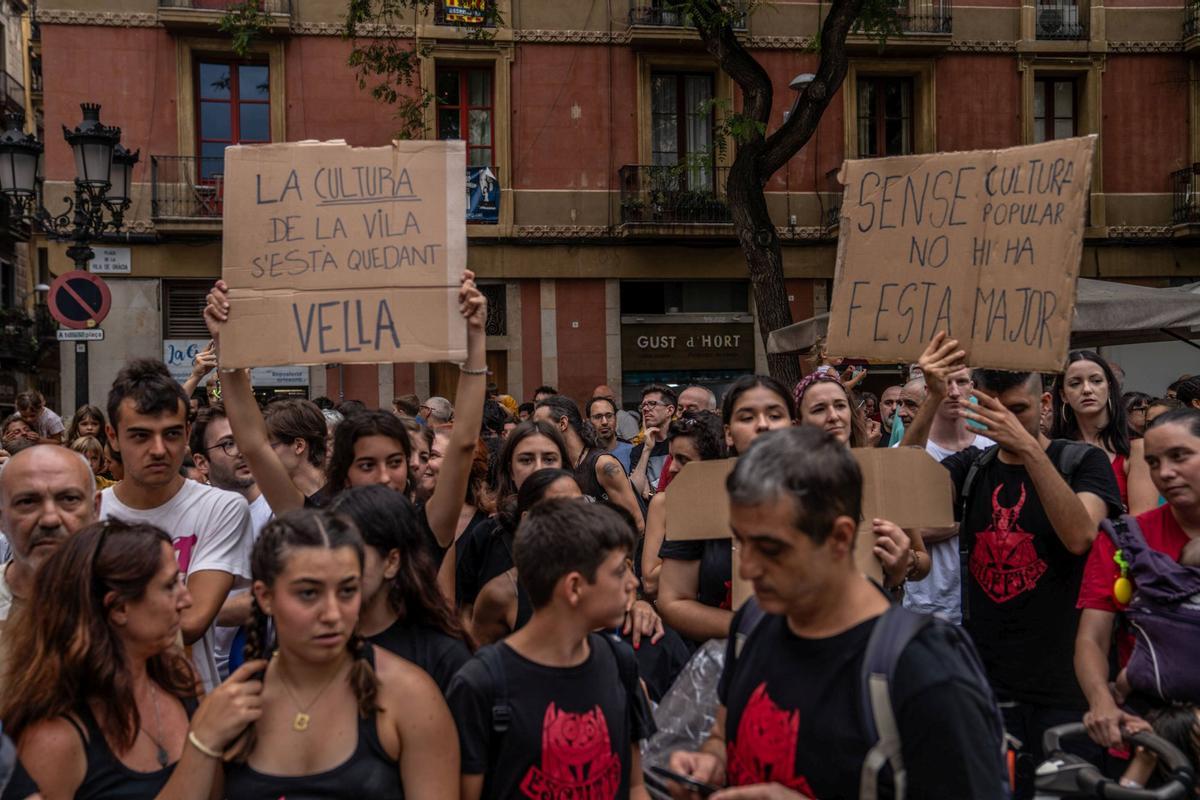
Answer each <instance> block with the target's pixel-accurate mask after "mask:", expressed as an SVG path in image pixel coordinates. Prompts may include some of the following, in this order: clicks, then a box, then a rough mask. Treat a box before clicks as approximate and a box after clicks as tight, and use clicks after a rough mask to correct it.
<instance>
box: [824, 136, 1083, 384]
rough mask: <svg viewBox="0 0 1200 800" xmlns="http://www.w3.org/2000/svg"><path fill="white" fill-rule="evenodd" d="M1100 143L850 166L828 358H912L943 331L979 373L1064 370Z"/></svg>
mask: <svg viewBox="0 0 1200 800" xmlns="http://www.w3.org/2000/svg"><path fill="white" fill-rule="evenodd" d="M1095 147H1096V137H1095V136H1087V137H1081V138H1074V139H1063V140H1059V141H1054V142H1046V143H1044V144H1036V145H1030V146H1027V147H1014V148H1010V149H1007V150H979V151H973V152H964V153H938V154H933V155H918V156H903V157H898V158H881V159H866V160H860V161H847V162H846V163H845V164H844V165H843V167H842V171H841V173H840V175H839V179H840V180H841V182H842V183H843V184H844V185H845V193H844V196H843V200H842V210H841V228H840V232H839V239H838V255H837V268H836V284H835V286H834V293H833V302H832V303H831V309H830V319H829V334H828V351H829V353H830V354H834V355H838V356H847V357H861V358H869V359H871V360H875V361H916V360H917V357H918V356H919V355H920V354H921V351H922V350H923V349H924V347H925V345H926V344H927V343H928V342H929V340H930V339H931V338H932V337H933V335H934V334H935V333H937V332H938V331H939V330H945V331H947V332H948V333H949V334H950V336H951V337H952V338H955V339H958V341H959V343H960V344H961V346H962V347H963V349H965V350H966V351H967V360H968V362H969V363H970V364H971V365H973V366H982V367H995V368H1000V369H1014V370H1058V369H1061V368H1062V364H1063V362H1064V361H1065V359H1066V354H1067V347H1068V340H1069V338H1070V328H1071V318H1072V315H1073V313H1074V308H1075V284H1076V280H1077V278H1078V276H1079V261H1080V257H1081V255H1082V250H1083V231H1084V227H1085V225H1086V219H1085V217H1086V214H1087V207H1088V194H1089V188H1090V186H1091V175H1092V156H1093V153H1094V151H1095Z"/></svg>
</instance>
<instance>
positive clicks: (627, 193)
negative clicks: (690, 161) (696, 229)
mask: <svg viewBox="0 0 1200 800" xmlns="http://www.w3.org/2000/svg"><path fill="white" fill-rule="evenodd" d="M619 175H620V179H621V222H622V224H626V225H677V224H684V225H727V224H729V223H731V222H732V221H733V218H732V217H730V215H729V204H728V202H727V195H726V193H725V181H726V180H727V179H728V178H729V168H728V167H712V166H708V165H702V166H688V165H678V166H670V167H662V166H648V165H640V164H638V165H633V164H631V165H627V166H624V167H621V170H620V172H619Z"/></svg>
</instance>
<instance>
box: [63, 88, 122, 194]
mask: <svg viewBox="0 0 1200 800" xmlns="http://www.w3.org/2000/svg"><path fill="white" fill-rule="evenodd" d="M79 107H80V108H82V109H83V122H81V123H79V125H77V126H76V127H75V130H73V131H72V130H69V129H68V128H67V126H66V125H64V126H63V137H64V138H65V139H66V140H67V144H69V145H71V150H72V151H73V152H74V153H75V176H76V177H75V179H76V180H78V181H79V182H80V183H82V184H83V185H84V186H87V187H91V188H96V189H103V188H107V187H108V185H109V183H110V181H111V175H112V163H113V149H114V148H115V147H116V146H117V143H118V142H120V141H121V129H120V128H110V127H108V126H106V125H103V124H101V122H100V104H99V103H81V104H80V106H79Z"/></svg>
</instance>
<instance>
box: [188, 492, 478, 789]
mask: <svg viewBox="0 0 1200 800" xmlns="http://www.w3.org/2000/svg"><path fill="white" fill-rule="evenodd" d="M364 561H365V555H364V548H363V541H362V537H360V536H359V533H358V530H357V529H356V528H355V527H354V525H353V523H352V522H350V521H349V520H348V519H347V518H345V517H343V516H339V515H335V514H331V513H328V512H323V511H294V512H289V513H287V514H284V515H283V516H281V517H278V518H276V519H275V520H273V521H272V522H271V523H269V524H268V525H267V526H266V527H265V528H264V529H263V532H262V535H261V537H260V538H259V540H258V543H257V544H256V545H255V547H254V555H253V558H252V560H251V570H252V572H253V576H254V584H253V589H252V591H253V596H254V603H253V623H252V625H251V631H250V635H249V636H248V637H247V643H246V657H247V659H260V658H266V659H268V662H267V664H266V666H265V669H264V667H263V662H262V661H256V662H253V663H257V664H259V669H264V671H263V676H262V684H261V708H262V711H261V716H260V717H259V718H258V720H257V721H256V722H255V723H254V724H252V725H251V726H249V727H248V728H246V730H245V731H244V732H243V734H242V735H241V736H240V737H239V738H238V740H237V741H236V742H233V743H232V747H231V748H230V750H229V753H228V756H229V757H228V760H226V761H225V762H222V761H219V760H218V759H217V758H213V759H211V769H212V772H213V776H212V779H213V784H212V785H209V786H205V787H202V788H204V791H199V790H195V791H187V792H186V793H183V792H181V793H179V794H172V795H170V796H171V797H172V798H181V799H182V798H195V800H200V798H209V797H210V796H212V797H230V798H239V800H242V798H245V799H246V800H260V799H261V800H274V799H275V798H278V797H292V796H297V797H320V798H325V799H326V800H335V799H336V798H346V800H361V798H372V800H374V799H375V798H384V799H386V800H398V799H399V798H404V797H408V798H417V799H418V800H422V799H427V800H443V798H447V797H454V796H456V794H457V787H458V764H459V760H458V745H457V737H456V733H455V728H454V723H453V721H452V720H451V718H450V712H449V711H448V710H447V708H446V704H445V701H443V700H442V694H441V692H439V691H438V689H437V686H436V685H435V684H434V682H433V680H432V679H431V678H430V677H429V676H428V675H426V674H425V672H424V671H423V670H421V669H420V668H419V667H417V666H415V665H413V664H410V663H409V662H407V661H405V660H404V659H402V658H399V657H397V656H394V655H392V654H391V653H389V652H387V651H386V650H383V649H381V648H377V647H374V646H372V645H371V644H370V643H368V642H367V641H366V640H365V639H364V638H363V637H362V636H361V635H359V634H358V633H357V632H356V627H357V625H358V621H359V614H360V611H361V605H362V585H363V566H364ZM269 623H273V626H272V625H270V624H269ZM271 627H273V628H274V633H275V635H274V640H273V643H269V642H268V635H269V630H270V629H271ZM247 666H249V664H248V665H247ZM224 745H225V743H224V742H204V741H201V742H200V743H199V744H198V745H197V748H198V749H203V750H205V751H211V752H212V753H213V754H214V755H220V749H221V748H222V747H223V746H224ZM218 766H223V769H222V770H218V769H217V767H218ZM200 783H203V781H202V782H200ZM169 788H174V786H173V785H172V786H171V787H169ZM199 788H201V787H197V789H199Z"/></svg>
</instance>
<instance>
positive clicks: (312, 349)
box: [221, 141, 467, 367]
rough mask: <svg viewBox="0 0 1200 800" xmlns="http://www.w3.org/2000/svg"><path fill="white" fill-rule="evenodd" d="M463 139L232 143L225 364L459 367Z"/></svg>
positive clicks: (462, 345) (462, 352) (462, 354)
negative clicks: (372, 143)
mask: <svg viewBox="0 0 1200 800" xmlns="http://www.w3.org/2000/svg"><path fill="white" fill-rule="evenodd" d="M465 176H466V156H465V151H464V145H463V143H462V142H454V141H437V142H415V141H414V142H394V143H393V144H392V145H391V146H389V147H350V146H349V145H347V144H346V143H345V142H300V143H294V144H269V145H248V146H247V145H243V146H238V147H230V148H228V149H226V151H225V198H224V207H225V229H224V231H225V236H224V241H225V244H224V250H223V254H222V277H223V278H224V279H225V282H226V283H227V284H229V304H230V315H229V322H228V323H227V324H226V326H225V328H224V330H223V332H222V335H221V365H222V366H227V367H255V366H269V365H276V364H328V363H355V362H357V363H378V362H397V361H399V362H404V361H463V360H465V359H466V338H467V333H466V323H465V322H464V320H463V319H462V317H461V316H460V314H459V312H458V299H457V293H458V284H459V277H460V276H461V274H462V271H463V269H464V268H465V267H466V247H467V241H466V199H465V198H466V191H465V180H466V177H465Z"/></svg>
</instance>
